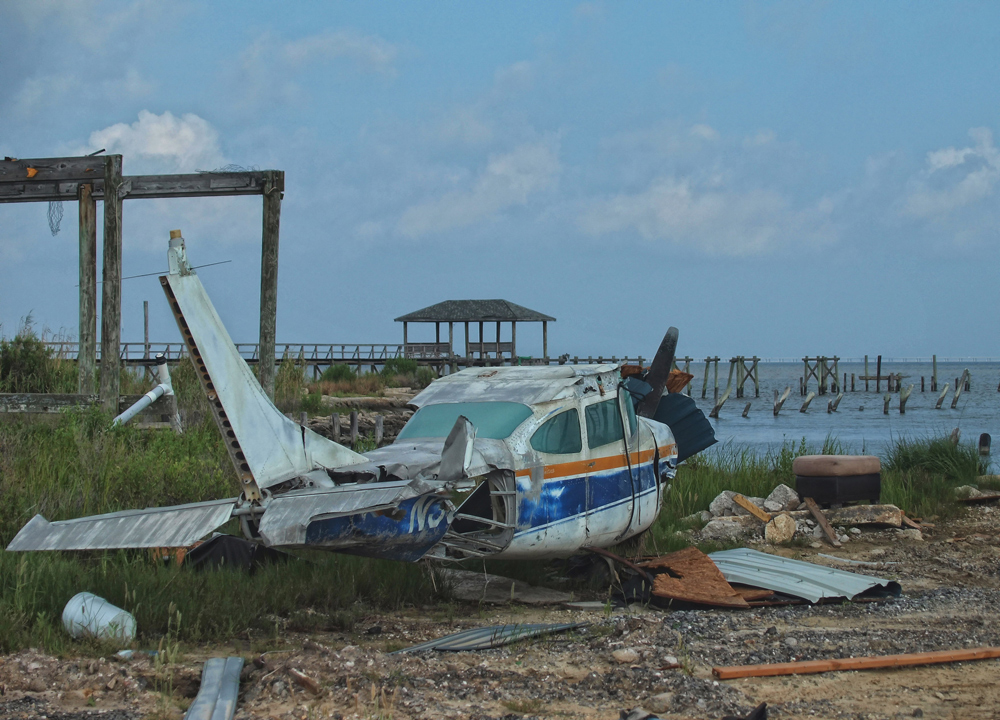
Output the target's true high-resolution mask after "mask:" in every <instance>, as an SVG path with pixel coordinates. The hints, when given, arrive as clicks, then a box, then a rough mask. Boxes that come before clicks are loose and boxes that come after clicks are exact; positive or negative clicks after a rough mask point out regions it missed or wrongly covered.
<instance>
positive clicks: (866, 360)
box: [865, 355, 870, 392]
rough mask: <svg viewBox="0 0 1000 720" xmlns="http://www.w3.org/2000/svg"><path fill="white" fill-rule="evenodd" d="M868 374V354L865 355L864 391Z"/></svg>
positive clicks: (866, 388)
mask: <svg viewBox="0 0 1000 720" xmlns="http://www.w3.org/2000/svg"><path fill="white" fill-rule="evenodd" d="M869 375H870V373H869V372H868V356H867V355H865V392H868V376H869Z"/></svg>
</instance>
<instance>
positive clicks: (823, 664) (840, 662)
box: [712, 647, 1000, 680]
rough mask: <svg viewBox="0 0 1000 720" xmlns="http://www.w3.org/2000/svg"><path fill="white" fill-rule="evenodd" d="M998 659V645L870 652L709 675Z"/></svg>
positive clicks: (723, 677) (741, 667)
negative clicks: (903, 652)
mask: <svg viewBox="0 0 1000 720" xmlns="http://www.w3.org/2000/svg"><path fill="white" fill-rule="evenodd" d="M993 658H1000V647H985V648H976V649H973V650H937V651H934V652H921V653H908V654H905V655H881V656H880V655H870V656H868V657H852V658H838V659H834V660H802V661H799V662H788V663H770V664H765V665H732V666H727V667H714V668H712V674H713V675H714V676H715V677H717V678H719V679H720V680H732V679H734V678H744V677H770V676H773V675H808V674H814V673H824V672H832V671H835V670H874V669H876V668H901V667H911V666H914V665H936V664H939V663H950V662H966V661H969V660H990V659H993Z"/></svg>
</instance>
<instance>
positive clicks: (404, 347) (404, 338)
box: [403, 320, 406, 357]
mask: <svg viewBox="0 0 1000 720" xmlns="http://www.w3.org/2000/svg"><path fill="white" fill-rule="evenodd" d="M403 357H406V321H405V320H404V321H403Z"/></svg>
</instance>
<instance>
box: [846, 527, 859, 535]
mask: <svg viewBox="0 0 1000 720" xmlns="http://www.w3.org/2000/svg"><path fill="white" fill-rule="evenodd" d="M847 532H849V533H850V534H851V535H860V534H861V528H851V529H850V530H848V531H847Z"/></svg>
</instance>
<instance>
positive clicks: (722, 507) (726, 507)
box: [708, 490, 736, 517]
mask: <svg viewBox="0 0 1000 720" xmlns="http://www.w3.org/2000/svg"><path fill="white" fill-rule="evenodd" d="M735 494H736V493H734V492H733V491H732V490H723V491H722V492H720V493H719V494H718V495H716V497H715V499H714V500H713V501H712V502H711V504H709V506H708V511H709V512H710V513H712V517H724V516H726V515H735V514H736V512H735V511H734V508H735V507H736V503H734V502H733V495H735Z"/></svg>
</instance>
